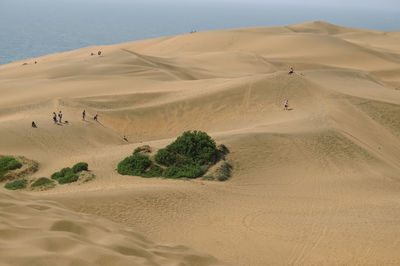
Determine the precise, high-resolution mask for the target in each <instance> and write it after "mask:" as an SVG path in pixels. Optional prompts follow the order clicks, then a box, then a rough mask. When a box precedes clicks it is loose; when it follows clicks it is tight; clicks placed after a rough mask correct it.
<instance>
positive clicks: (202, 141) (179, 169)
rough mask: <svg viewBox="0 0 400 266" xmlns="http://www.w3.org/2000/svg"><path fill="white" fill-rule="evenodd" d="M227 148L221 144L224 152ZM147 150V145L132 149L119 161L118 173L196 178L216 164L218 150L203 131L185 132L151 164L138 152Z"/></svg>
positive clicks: (156, 156)
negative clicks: (127, 155) (132, 151)
mask: <svg viewBox="0 0 400 266" xmlns="http://www.w3.org/2000/svg"><path fill="white" fill-rule="evenodd" d="M225 149H226V150H227V148H226V147H225V146H223V151H224V152H225V151H226V150H225ZM147 150H149V147H148V146H147V145H145V146H142V147H138V148H136V149H135V151H134V153H133V155H132V156H129V157H127V158H125V159H124V160H123V161H121V162H120V163H119V164H118V173H120V174H122V175H135V176H142V177H156V176H163V177H167V178H181V177H188V178H196V177H199V176H201V175H203V174H204V173H205V172H206V171H207V169H208V168H209V167H210V165H212V164H215V163H216V162H217V161H218V160H219V159H220V156H219V154H220V153H221V152H220V151H219V150H218V149H217V147H216V144H215V141H214V140H213V139H212V138H211V137H210V136H208V135H207V133H205V132H202V131H193V132H192V131H186V132H184V133H183V134H182V135H181V136H180V137H178V138H177V139H176V140H175V141H174V142H172V143H171V144H169V145H168V146H167V147H165V148H164V149H159V150H158V151H157V153H156V154H155V156H154V160H155V162H156V163H158V164H160V165H163V166H166V167H167V168H166V169H164V168H162V167H161V166H159V165H157V164H154V163H153V162H152V161H151V160H150V158H149V157H148V156H146V155H143V154H141V152H143V151H146V152H147Z"/></svg>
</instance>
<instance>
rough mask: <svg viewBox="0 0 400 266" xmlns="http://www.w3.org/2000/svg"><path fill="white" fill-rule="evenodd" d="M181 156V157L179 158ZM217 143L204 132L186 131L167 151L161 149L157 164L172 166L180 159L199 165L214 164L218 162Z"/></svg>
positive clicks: (157, 156) (156, 157) (156, 158)
mask: <svg viewBox="0 0 400 266" xmlns="http://www.w3.org/2000/svg"><path fill="white" fill-rule="evenodd" d="M179 155H180V156H179ZM217 155H218V151H217V147H216V145H215V141H214V140H213V139H212V138H211V137H210V136H208V135H207V133H205V132H202V131H196V130H195V131H193V132H191V131H186V132H184V133H183V134H182V136H179V137H178V138H177V139H176V140H175V141H174V142H173V143H171V144H169V145H168V146H167V147H166V148H165V149H160V150H159V151H158V152H157V154H156V156H155V157H154V158H155V160H156V162H158V163H160V164H162V165H165V166H170V165H173V164H176V163H177V160H178V159H181V160H182V158H184V160H185V161H187V162H189V161H190V163H194V164H198V165H206V164H213V163H215V162H216V161H217Z"/></svg>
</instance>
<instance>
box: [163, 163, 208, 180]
mask: <svg viewBox="0 0 400 266" xmlns="http://www.w3.org/2000/svg"><path fill="white" fill-rule="evenodd" d="M204 172H205V170H204V168H203V167H201V166H200V165H197V164H194V165H193V164H192V165H185V166H177V165H171V166H170V167H168V168H167V169H166V170H165V173H164V176H165V177H167V178H180V177H188V178H196V177H199V176H201V175H202V174H204Z"/></svg>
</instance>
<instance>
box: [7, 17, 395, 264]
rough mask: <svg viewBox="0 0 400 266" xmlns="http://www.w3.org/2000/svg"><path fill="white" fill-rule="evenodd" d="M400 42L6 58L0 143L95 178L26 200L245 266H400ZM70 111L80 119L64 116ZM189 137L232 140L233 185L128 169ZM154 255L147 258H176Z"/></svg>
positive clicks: (207, 44)
mask: <svg viewBox="0 0 400 266" xmlns="http://www.w3.org/2000/svg"><path fill="white" fill-rule="evenodd" d="M399 38H400V32H380V31H369V30H360V29H354V28H346V27H339V26H336V25H332V24H329V23H326V22H323V21H316V22H308V23H301V24H296V25H288V26H282V27H255V28H241V29H232V30H226V31H207V32H196V33H193V34H184V35H179V36H170V37H162V38H157V39H151V40H144V41H138V42H131V43H123V44H118V45H112V46H104V47H87V48H83V49H79V50H75V51H70V52H66V53H61V54H55V55H48V56H44V57H40V58H37V59H32V60H25V61H19V62H15V63H11V64H8V65H4V66H0V94H1V95H2V97H0V150H1V153H2V154H11V155H18V156H19V155H22V156H25V157H27V158H30V159H33V160H35V161H38V162H39V163H40V168H39V171H38V172H37V173H36V174H35V175H34V177H41V176H50V175H51V173H53V172H55V171H56V170H58V169H61V168H62V167H65V166H66V165H73V164H74V163H76V162H78V161H87V162H88V163H89V166H90V168H91V169H92V170H93V172H94V173H95V174H96V179H95V180H93V181H91V182H89V183H85V184H81V185H79V186H78V185H73V184H71V185H63V186H58V187H56V188H55V189H52V190H49V191H44V192H26V193H29V194H32V195H30V198H29V199H25V198H22V199H21V200H22V201H24V202H29V201H35V200H36V199H40V200H50V201H55V202H59V203H60V204H62V205H63V206H66V207H68V208H69V209H72V210H74V211H77V212H79V213H85V214H90V215H96V216H101V217H102V218H101V219H104V218H107V219H109V220H112V221H113V222H116V223H119V224H122V225H123V226H128V227H131V228H133V229H134V230H135V231H137V232H139V233H141V234H143V235H145V236H146V237H149V239H152V241H155V242H156V243H181V244H183V245H185V246H190V247H191V248H194V249H196V250H199V251H200V252H204V253H207V254H211V255H212V256H214V257H216V258H218V259H220V260H221V261H225V262H227V263H230V264H233V265H288V264H289V265H337V264H340V265H357V264H358V265H396V264H400V256H399V255H398V252H397V251H398V250H399V248H400V242H399V241H398V239H400V233H399V232H400V223H399V219H398V217H400V209H399V208H398V206H399V203H400V198H399V192H400V183H399V180H400V161H399V158H400V137H399V136H400V123H399V122H398V121H399V115H398V111H399V106H400V46H398V43H399V41H400V39H399ZM98 50H101V51H102V56H97V51H98ZM91 52H95V53H96V55H95V56H90V53H91ZM34 60H37V62H38V63H37V64H33V62H34ZM24 62H27V63H28V64H27V65H22V64H23V63H24ZM290 66H293V67H294V70H295V73H294V74H293V75H288V70H289V67H290ZM285 100H288V101H289V109H290V110H288V111H285V110H283V104H284V101H285ZM83 109H86V112H87V114H88V118H87V121H82V120H81V112H82V110H83ZM59 110H62V111H63V113H64V119H65V120H68V121H69V123H68V124H63V125H59V126H56V125H54V124H53V123H52V121H51V114H52V112H53V111H59ZM95 114H98V115H99V122H95V121H94V120H93V119H92V117H93V116H94V115H95ZM33 120H34V121H35V122H36V124H37V125H38V128H37V129H32V128H30V123H31V121H33ZM185 130H203V131H206V132H207V133H208V134H210V135H211V136H212V137H213V138H215V139H216V141H217V143H224V144H225V145H227V146H228V148H229V149H230V151H231V153H230V154H229V155H228V160H229V161H230V162H232V165H233V176H232V178H231V179H230V180H229V181H227V182H224V183H220V182H207V181H202V180H192V181H179V180H165V179H143V178H139V177H126V176H120V175H118V174H117V173H116V171H115V168H116V165H117V164H118V162H119V161H120V160H122V158H124V157H126V156H127V155H129V154H131V153H132V151H133V150H134V149H135V148H136V147H137V146H139V145H143V144H148V145H150V146H151V147H152V148H153V150H157V149H158V148H162V147H165V145H167V144H168V143H170V142H171V141H173V140H174V139H175V138H176V137H177V136H179V135H181V134H182V132H183V131H185ZM123 136H126V137H127V139H128V142H126V141H124V140H123V139H122V137H123ZM4 193H5V194H4ZM0 195H2V197H6V196H3V195H7V197H11V195H12V194H8V193H6V192H3V190H1V193H0ZM13 202H14V203H13V204H18V199H15V198H13ZM24 204H25V203H24ZM60 208H61V207H60ZM48 212H49V214H51V213H53V212H52V211H48ZM65 212H68V213H69V214H68V215H72V216H73V217H76V219H77V220H76V221H78V220H79V219H78V218H79V217H78V216H79V215H78V214H76V213H74V214H72V211H67V210H65ZM24 215H25V214H24ZM74 215H75V216H74ZM76 215H77V216H76ZM30 216H32V217H36V214H34V213H32V212H27V213H26V215H25V216H24V217H26V218H25V219H28V217H30ZM72 216H71V217H72ZM74 219H75V218H74ZM99 219H100V218H99ZM79 221H80V220H79ZM103 223H104V225H105V224H107V225H108V222H106V221H104V220H101V221H100V222H99V223H98V225H99V226H100V225H103ZM78 224H79V226H78V225H77V226H76V227H75V225H71V226H66V225H65V224H63V222H62V223H61V227H70V228H71V230H75V229H74V228H76V230H78V231H79V230H83V231H82V232H83V233H82V234H83V235H85V233H84V231H85V230H86V231H87V230H89V229H88V227H89V226H88V225H87V224H84V223H83V222H82V223H81V222H79V223H78ZM55 226H56V225H55ZM57 226H58V225H57ZM57 226H56V227H57ZM113 226H114V225H113ZM113 226H112V228H115V227H113ZM50 227H51V226H50ZM105 227H107V226H105ZM17 231H18V230H17ZM17 231H16V232H17ZM78 231H77V232H76V233H77V234H78V235H80V234H81V233H80V232H78ZM89 231H90V230H89ZM128 231H129V230H128ZM4 232H5V231H4ZM90 232H91V231H90ZM16 234H17V233H16ZM102 234H103V233H102ZM116 234H117V235H118V237H123V236H124V235H125V234H128V235H129V233H126V232H125V231H123V232H120V231H118V233H116ZM104 235H107V234H106V233H104ZM0 236H1V235H0ZM6 236H7V234H6V233H4V235H3V237H6ZM91 238H92V236H89V237H88V238H87V239H89V240H90V239H91ZM21 239H22V238H21ZM43 241H44V242H46V241H47V240H43ZM49 241H50V240H49ZM104 241H105V242H107V241H106V240H104ZM16 242H19V243H20V242H22V240H19V241H16ZM54 242H57V240H54ZM61 242H63V241H61ZM147 243H148V242H145V244H143V243H142V244H143V245H144V246H143V247H141V248H142V249H141V250H142V251H143V250H145V251H146V252H150V251H149V250H150V249H152V248H153V247H154V246H152V245H155V244H147ZM149 243H150V242H149ZM151 243H153V242H151ZM27 245H28V244H27ZM43 245H44V244H43ZM70 245H71V248H72V249H74V247H75V244H70ZM81 248H82V250H85V252H86V253H88V254H94V255H93V256H92V258H96V257H98V258H100V257H101V253H102V252H103V251H104V252H115V249H114V250H113V251H110V249H112V247H110V245H106V244H104V243H103V244H102V245H100V246H96V247H94V246H93V245H90V243H88V242H85V244H82V247H81ZM99 249H100V251H99ZM178 249H179V248H178ZM124 250H125V249H124V248H122V249H120V250H119V251H117V253H119V255H121V254H122V255H124V252H125V251H124ZM10 252H11V251H10ZM38 252H39V251H38ZM40 252H42V251H40ZM143 252H144V251H143ZM171 252H172V253H173V252H174V251H171ZM179 252H180V253H179V254H181V255H182V256H178V257H173V258H172V261H173V262H171V263H178V261H183V262H184V263H188V265H190V263H193V262H191V261H185V256H186V255H188V256H189V257H190V256H191V255H189V254H192V252H194V251H191V250H189V249H187V250H184V251H179ZM6 253H7V252H6ZM33 253H34V252H33ZM33 253H30V254H33ZM78 253H79V252H78ZM150 253H151V254H152V255H151V256H150V255H149V256H150V257H146V259H148V258H151V260H153V259H154V261H153V262H154V263H161V264H162V263H163V262H161V260H159V258H158V257H157V256H156V255H157V254H156V252H154V253H152V252H150ZM7 254H8V253H7ZM40 254H42V253H40ZM79 254H81V253H79ZM113 254H114V253H113ZM146 254H148V253H146ZM154 254H155V255H154ZM185 254H186V255H185ZM195 254H197V253H195ZM119 255H118V256H119ZM122 255H121V256H122ZM10 256H11V255H10ZM65 256H66V257H65V258H66V260H67V257H68V256H69V255H68V254H65ZM27 258H30V257H29V256H27ZM197 258H199V261H204V263H218V262H216V261H214V259H212V258H211V257H207V256H206V255H204V256H203V257H201V258H200V257H197ZM203 259H204V260H203ZM151 260H149V261H151ZM90 263H94V264H95V263H99V262H98V261H95V260H92V261H90ZM104 263H105V264H104V265H107V260H105V262H104ZM136 263H138V264H140V262H136ZM164 265H165V264H164ZM171 265H174V264H171ZM200 265H203V264H200ZM204 265H206V264H204Z"/></svg>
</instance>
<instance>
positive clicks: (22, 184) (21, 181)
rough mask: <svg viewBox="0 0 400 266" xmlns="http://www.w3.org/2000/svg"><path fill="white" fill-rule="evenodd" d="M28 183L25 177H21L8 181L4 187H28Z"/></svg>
mask: <svg viewBox="0 0 400 266" xmlns="http://www.w3.org/2000/svg"><path fill="white" fill-rule="evenodd" d="M27 183H28V180H26V179H25V178H20V179H17V180H15V181H12V182H8V183H6V184H5V186H4V187H5V188H6V189H9V190H17V189H24V188H26V185H27Z"/></svg>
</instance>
